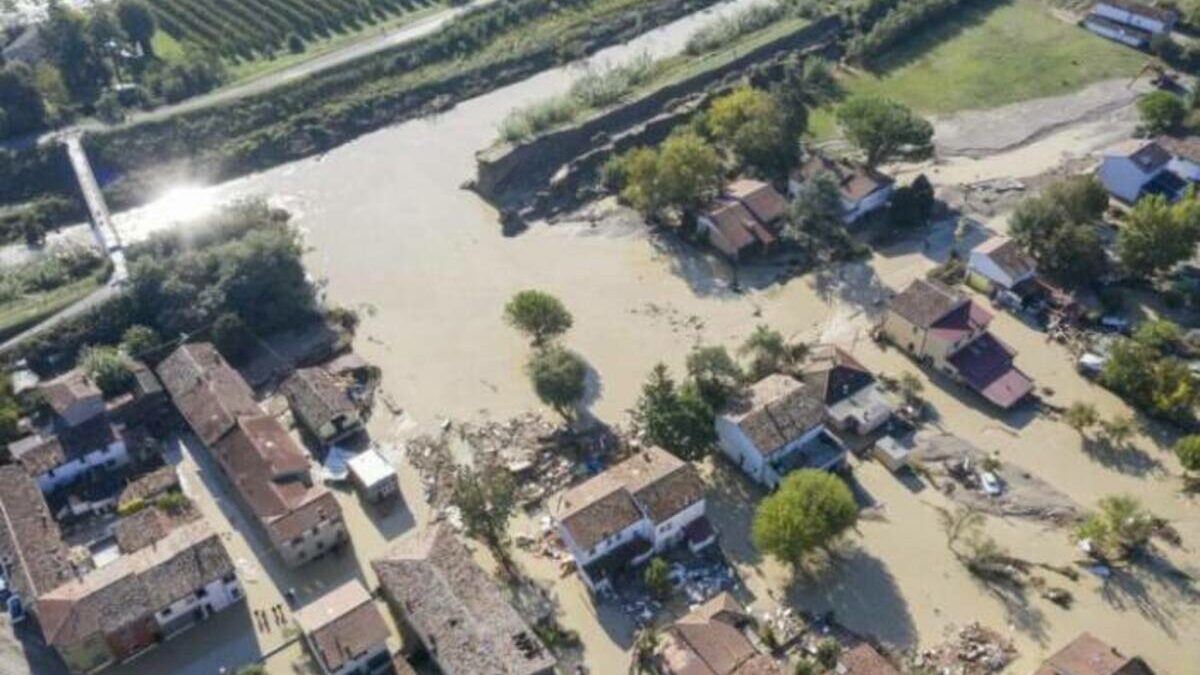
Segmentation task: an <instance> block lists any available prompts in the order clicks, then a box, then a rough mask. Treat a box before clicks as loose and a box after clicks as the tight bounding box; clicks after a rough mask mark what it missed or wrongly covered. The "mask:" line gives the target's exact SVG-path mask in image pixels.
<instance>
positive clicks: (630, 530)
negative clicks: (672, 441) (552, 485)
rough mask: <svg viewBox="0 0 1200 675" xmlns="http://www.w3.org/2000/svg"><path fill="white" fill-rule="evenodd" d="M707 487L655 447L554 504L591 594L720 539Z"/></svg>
mask: <svg viewBox="0 0 1200 675" xmlns="http://www.w3.org/2000/svg"><path fill="white" fill-rule="evenodd" d="M705 505H706V502H705V498H704V484H703V483H702V482H701V481H700V476H699V475H698V474H697V473H696V469H695V468H694V467H692V465H691V464H688V463H687V462H684V461H683V460H681V459H679V458H678V457H676V456H674V455H672V454H671V453H669V452H667V451H666V450H663V449H661V448H656V447H652V448H649V449H647V450H644V451H642V452H639V453H637V454H635V455H633V456H631V457H629V458H628V459H626V460H624V461H622V462H620V463H618V464H615V465H613V466H612V467H609V468H608V469H607V470H606V471H604V472H603V473H601V474H599V475H597V476H594V477H592V478H591V479H589V480H587V481H585V482H583V483H581V484H579V485H577V486H575V487H573V488H571V489H569V490H566V491H565V492H563V493H562V494H561V495H559V496H558V497H555V498H553V500H552V503H551V508H550V513H551V517H552V518H553V519H554V521H555V524H556V526H557V529H558V534H559V536H560V537H561V538H562V540H563V543H564V544H566V547H567V550H568V551H570V552H571V556H572V557H573V558H574V559H575V565H576V567H577V568H578V570H579V576H580V578H581V579H583V581H584V583H586V584H587V586H588V588H590V589H591V590H593V591H596V592H600V591H604V590H611V588H612V579H613V577H615V576H618V575H619V574H621V573H622V572H625V571H626V570H627V569H628V568H629V567H630V566H632V565H638V564H641V563H642V562H645V561H646V560H648V559H649V558H650V556H651V555H653V554H654V553H655V552H659V551H663V550H665V549H667V548H669V547H671V546H673V545H675V544H677V543H679V542H681V541H683V540H684V539H686V540H687V542H688V545H689V546H690V547H691V549H692V550H693V551H699V550H701V549H703V548H705V547H706V546H708V545H709V544H711V543H712V542H713V541H714V540H715V534H714V533H713V530H712V526H711V525H710V524H709V523H708V519H707V518H706V517H705Z"/></svg>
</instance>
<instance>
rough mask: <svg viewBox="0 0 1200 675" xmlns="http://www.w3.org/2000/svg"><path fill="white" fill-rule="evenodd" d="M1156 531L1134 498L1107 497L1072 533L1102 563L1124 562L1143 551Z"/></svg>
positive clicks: (1153, 520) (1151, 517) (1154, 521)
mask: <svg viewBox="0 0 1200 675" xmlns="http://www.w3.org/2000/svg"><path fill="white" fill-rule="evenodd" d="M1157 530H1158V519H1157V518H1155V517H1154V515H1153V514H1151V513H1150V512H1149V511H1147V510H1146V509H1145V508H1144V507H1143V506H1142V504H1141V502H1140V501H1138V499H1137V498H1136V497H1133V496H1130V495H1110V496H1108V497H1104V498H1103V499H1101V500H1100V503H1099V508H1098V509H1097V510H1096V511H1095V512H1093V513H1091V514H1089V515H1088V517H1087V518H1086V519H1085V520H1084V521H1083V523H1081V524H1080V525H1079V526H1078V527H1077V528H1076V529H1075V532H1074V538H1075V539H1076V540H1077V541H1085V540H1086V541H1088V542H1089V543H1090V544H1091V547H1092V551H1093V555H1095V556H1096V557H1098V558H1100V559H1102V560H1125V559H1128V558H1129V557H1131V556H1133V555H1134V554H1136V553H1138V552H1140V551H1141V550H1143V549H1144V548H1145V547H1146V545H1147V544H1148V543H1150V538H1151V537H1152V536H1154V533H1155V532H1156V531H1157Z"/></svg>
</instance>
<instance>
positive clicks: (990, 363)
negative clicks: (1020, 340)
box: [947, 333, 1033, 408]
mask: <svg viewBox="0 0 1200 675" xmlns="http://www.w3.org/2000/svg"><path fill="white" fill-rule="evenodd" d="M1015 354H1016V352H1015V351H1014V350H1013V349H1012V348H1011V347H1009V346H1008V345H1006V344H1004V343H1003V342H1001V341H1000V339H999V338H997V337H995V336H993V335H992V334H991V333H984V334H983V335H980V336H979V337H978V338H976V339H975V340H973V341H972V342H971V343H970V344H968V345H967V346H966V347H963V348H962V349H960V350H958V351H957V352H955V353H954V354H952V355H951V356H950V358H949V359H947V360H948V361H949V362H950V364H951V365H953V366H954V367H955V369H956V370H957V371H958V374H959V375H960V376H961V377H962V378H963V380H964V381H966V383H967V385H968V386H970V387H971V388H972V389H974V390H975V391H977V392H979V393H980V394H982V395H983V397H984V398H986V399H988V400H989V401H991V402H992V403H994V404H996V405H998V406H1000V407H1001V408H1011V407H1012V406H1013V405H1015V404H1016V403H1017V402H1018V401H1020V400H1021V399H1023V398H1025V396H1027V395H1028V394H1029V393H1030V392H1032V391H1033V381H1032V380H1030V379H1029V377H1028V376H1026V375H1025V373H1022V372H1021V371H1020V370H1019V369H1017V367H1016V366H1014V365H1013V356H1014V355H1015Z"/></svg>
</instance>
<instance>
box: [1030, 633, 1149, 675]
mask: <svg viewBox="0 0 1200 675" xmlns="http://www.w3.org/2000/svg"><path fill="white" fill-rule="evenodd" d="M1034 675H1154V671H1152V670H1150V666H1148V665H1146V662H1145V661H1143V660H1142V659H1141V658H1139V657H1136V656H1125V655H1123V654H1121V653H1120V652H1118V651H1117V650H1116V649H1114V648H1113V647H1111V646H1109V645H1107V644H1105V643H1104V642H1102V641H1100V640H1099V639H1097V638H1096V637H1095V636H1093V635H1092V634H1090V633H1083V634H1081V635H1080V636H1079V637H1077V638H1075V639H1074V640H1072V641H1071V642H1070V643H1069V644H1067V646H1066V647H1063V648H1062V649H1061V650H1059V651H1058V653H1056V654H1054V655H1053V656H1051V657H1050V658H1048V659H1046V661H1045V663H1043V664H1042V667H1041V668H1038V669H1037V671H1036V672H1035V673H1034Z"/></svg>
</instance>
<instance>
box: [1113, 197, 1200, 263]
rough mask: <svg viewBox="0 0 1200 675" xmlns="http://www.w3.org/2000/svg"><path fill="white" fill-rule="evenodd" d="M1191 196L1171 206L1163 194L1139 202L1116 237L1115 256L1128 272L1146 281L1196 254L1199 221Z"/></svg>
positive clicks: (1199, 229)
mask: <svg viewBox="0 0 1200 675" xmlns="http://www.w3.org/2000/svg"><path fill="white" fill-rule="evenodd" d="M1195 200H1196V196H1195V194H1194V193H1191V192H1189V194H1188V195H1187V196H1186V197H1185V198H1184V201H1183V202H1180V203H1179V204H1175V205H1172V204H1170V203H1169V202H1167V200H1166V198H1165V197H1163V196H1162V195H1149V196H1147V197H1145V198H1143V199H1139V200H1138V202H1137V203H1136V204H1134V205H1133V208H1132V209H1130V211H1129V215H1128V216H1126V218H1125V223H1124V225H1123V226H1122V227H1121V229H1120V231H1119V233H1118V235H1117V255H1118V256H1119V257H1120V258H1121V264H1122V265H1123V266H1124V267H1125V269H1127V270H1128V271H1129V272H1130V273H1132V274H1134V275H1136V276H1139V277H1142V278H1146V277H1151V276H1154V275H1156V274H1158V273H1159V272H1163V271H1165V270H1168V269H1170V268H1171V267H1174V266H1175V265H1176V264H1177V263H1180V262H1182V261H1184V260H1187V259H1188V258H1191V257H1192V255H1194V254H1195V252H1196V243H1197V241H1200V221H1197V219H1195V218H1194V217H1192V216H1193V214H1196V213H1197V211H1196V209H1195V208H1194V207H1193V206H1192V205H1189V204H1187V202H1194V201H1195Z"/></svg>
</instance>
